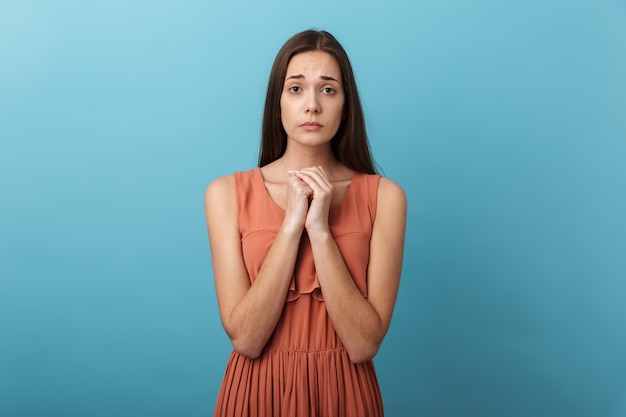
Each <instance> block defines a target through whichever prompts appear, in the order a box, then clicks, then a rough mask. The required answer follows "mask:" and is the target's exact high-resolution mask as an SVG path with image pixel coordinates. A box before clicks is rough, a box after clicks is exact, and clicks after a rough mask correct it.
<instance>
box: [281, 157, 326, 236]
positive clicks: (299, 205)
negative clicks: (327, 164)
mask: <svg viewBox="0 0 626 417" xmlns="http://www.w3.org/2000/svg"><path fill="white" fill-rule="evenodd" d="M288 176H289V177H288V180H287V203H286V208H285V221H287V222H289V223H290V224H291V225H292V226H294V227H299V228H300V229H302V228H306V230H307V233H308V234H309V236H311V235H312V234H315V233H319V232H322V233H323V232H327V231H328V230H329V227H328V212H329V210H330V204H331V201H332V198H333V185H332V184H331V182H330V180H329V179H328V176H327V175H326V172H325V171H324V169H323V168H322V167H311V168H303V169H300V170H293V171H288Z"/></svg>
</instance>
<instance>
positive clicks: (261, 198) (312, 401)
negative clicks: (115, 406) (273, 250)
mask: <svg viewBox="0 0 626 417" xmlns="http://www.w3.org/2000/svg"><path fill="white" fill-rule="evenodd" d="M379 181H380V176H379V175H368V174H362V173H356V174H354V176H353V178H352V182H351V183H350V186H349V188H348V192H347V194H346V196H345V198H344V200H342V201H341V202H340V203H339V204H338V205H337V206H334V207H332V208H331V209H330V213H329V223H330V230H331V233H332V234H333V236H334V238H335V241H336V242H337V246H338V247H339V250H340V251H341V254H342V256H343V258H344V261H345V263H346V266H347V267H348V270H349V271H350V274H351V275H352V277H353V279H354V281H355V283H356V285H357V286H358V288H359V290H360V291H361V293H362V294H363V295H364V296H366V297H367V281H366V277H367V265H368V260H369V243H370V238H371V235H372V225H373V222H374V218H375V216H376V198H377V193H378V183H379ZM235 184H236V189H237V207H238V210H239V213H238V217H239V230H240V232H241V246H242V250H243V257H244V262H245V265H246V269H247V270H248V275H249V276H250V281H251V282H254V280H255V278H256V276H257V274H258V272H259V270H260V269H261V265H262V264H263V260H264V259H265V256H266V255H267V253H268V251H269V249H270V247H271V245H272V242H273V241H274V238H275V236H276V234H277V232H278V229H279V228H280V225H281V223H282V221H283V218H284V214H285V213H284V211H283V209H282V208H281V207H279V206H278V205H277V204H276V203H275V202H274V201H273V200H272V199H271V198H270V196H269V194H268V193H267V190H266V188H265V183H264V181H263V176H262V175H261V170H260V169H259V168H255V169H253V170H250V171H246V172H237V173H235ZM214 415H215V416H224V417H226V416H228V417H232V416H237V417H257V416H258V417H265V416H267V417H278V416H280V417H309V416H310V417H317V416H319V417H322V416H323V417H330V416H332V417H368V416H372V417H377V416H382V415H383V405H382V398H381V394H380V389H379V386H378V381H377V378H376V372H375V370H374V364H373V362H372V361H371V360H370V361H367V362H364V363H359V364H355V363H353V362H351V361H350V359H349V357H348V354H347V353H346V350H345V348H344V347H343V345H342V344H341V341H340V340H339V338H338V337H337V334H336V333H335V330H334V328H333V324H332V322H331V320H330V317H329V316H328V313H327V312H326V307H325V305H324V298H323V296H322V291H321V289H320V284H319V282H318V279H317V275H316V272H315V265H314V263H313V254H312V251H311V246H310V243H309V242H308V240H307V239H306V236H305V237H303V238H302V240H301V243H300V249H299V252H298V258H297V261H296V266H295V268H294V276H293V278H292V280H291V285H290V288H289V292H288V295H287V299H286V300H285V306H284V308H283V312H282V315H281V317H280V319H279V321H278V324H277V326H276V329H275V330H274V333H273V334H272V336H271V337H270V340H269V341H268V343H267V345H266V346H265V348H264V349H263V352H262V353H261V355H260V356H259V357H258V358H256V359H250V358H247V357H245V356H242V355H240V354H239V353H237V352H236V351H233V352H232V353H231V355H230V358H229V360H228V365H227V367H226V373H225V375H224V380H223V381H222V386H221V389H220V391H219V394H218V398H217V404H216V407H215V413H214Z"/></svg>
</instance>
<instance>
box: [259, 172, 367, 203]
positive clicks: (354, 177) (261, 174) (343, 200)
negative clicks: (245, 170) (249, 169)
mask: <svg viewBox="0 0 626 417" xmlns="http://www.w3.org/2000/svg"><path fill="white" fill-rule="evenodd" d="M254 171H256V173H257V176H258V178H259V181H260V182H261V185H262V186H263V190H264V191H265V195H266V197H267V199H268V200H269V201H271V202H272V205H273V206H274V207H276V208H277V209H279V210H280V211H282V212H283V213H284V212H285V209H284V208H282V207H281V206H279V205H278V203H277V202H276V201H274V199H273V198H272V196H271V195H270V193H269V191H267V187H266V186H265V178H263V173H262V172H261V168H260V167H256V168H255V169H254ZM359 174H360V172H358V171H354V174H353V175H352V178H350V184H349V185H348V191H346V194H345V195H344V196H343V198H342V199H341V201H340V202H339V203H337V204H335V205H334V206H332V207H331V208H330V211H333V210H335V209H337V208H338V207H341V206H342V205H343V204H344V202H345V201H346V200H347V199H348V197H349V196H350V194H351V193H352V189H353V188H354V187H353V186H352V185H353V184H354V180H355V179H356V178H357V176H358V175H359Z"/></svg>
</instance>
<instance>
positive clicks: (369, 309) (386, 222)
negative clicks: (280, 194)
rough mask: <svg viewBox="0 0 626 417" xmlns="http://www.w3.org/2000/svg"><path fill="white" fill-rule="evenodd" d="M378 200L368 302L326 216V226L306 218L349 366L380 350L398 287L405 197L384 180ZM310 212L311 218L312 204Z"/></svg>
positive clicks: (321, 284) (322, 187)
mask: <svg viewBox="0 0 626 417" xmlns="http://www.w3.org/2000/svg"><path fill="white" fill-rule="evenodd" d="M315 181H316V183H310V182H307V183H310V185H311V188H313V193H314V197H313V201H314V202H315V193H316V192H318V194H322V193H324V190H323V189H324V187H325V186H324V185H323V184H322V185H320V184H319V183H320V182H323V181H322V180H320V179H319V178H318V179H316V180H315ZM314 187H319V188H318V189H316V188H314ZM331 192H332V186H331ZM377 200H378V202H377V204H378V206H377V214H376V219H375V222H374V227H373V231H372V239H371V242H370V259H369V265H368V272H367V286H368V297H367V298H365V297H363V295H362V294H361V292H360V291H359V289H358V288H357V286H356V284H355V283H354V280H353V279H352V277H351V275H350V273H349V271H348V269H347V267H346V265H345V262H344V260H343V258H342V256H341V253H340V251H339V248H338V247H337V244H336V243H335V240H334V239H333V237H332V235H331V233H330V230H329V228H328V222H327V218H326V220H325V222H324V219H314V218H312V219H309V218H307V232H308V234H309V238H310V240H311V247H312V249H313V257H314V260H315V268H316V271H317V274H318V278H319V281H320V286H321V288H322V292H323V294H324V301H325V303H326V309H327V311H328V314H329V316H330V318H331V320H332V322H333V326H334V327H335V331H336V332H337V335H338V336H339V339H340V340H341V342H342V343H343V345H344V346H345V348H346V351H347V352H348V355H349V356H350V359H351V360H352V361H353V362H363V361H366V360H369V359H371V358H373V357H374V355H375V354H376V352H377V351H378V348H379V347H380V344H381V342H382V340H383V338H384V336H385V334H386V333H387V330H388V328H389V323H390V322H391V316H392V313H393V308H394V305H395V301H396V296H397V293H398V286H399V283H400V273H401V269H402V256H403V252H404V235H405V227H406V197H405V195H404V191H403V190H402V188H400V186H398V185H397V184H395V183H394V182H392V181H390V180H388V179H385V178H382V179H381V182H380V185H379V191H378V198H377ZM325 210H327V209H326V208H322V209H320V211H319V213H320V214H319V215H320V217H322V214H321V213H324V212H326V213H327V211H325ZM310 213H311V214H313V203H312V204H311V209H310ZM313 216H315V215H313ZM309 220H311V223H309Z"/></svg>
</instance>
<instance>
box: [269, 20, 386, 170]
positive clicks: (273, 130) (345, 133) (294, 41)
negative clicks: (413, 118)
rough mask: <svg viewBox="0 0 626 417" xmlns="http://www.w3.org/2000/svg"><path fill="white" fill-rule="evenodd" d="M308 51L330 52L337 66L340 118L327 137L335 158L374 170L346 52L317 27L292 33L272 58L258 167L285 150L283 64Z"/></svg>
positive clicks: (353, 165)
mask: <svg viewBox="0 0 626 417" xmlns="http://www.w3.org/2000/svg"><path fill="white" fill-rule="evenodd" d="M310 51H322V52H326V53H328V54H330V55H331V56H332V57H333V58H335V60H336V61H337V63H338V64H339V68H340V70H341V78H342V80H341V81H342V85H343V90H344V95H345V103H344V109H343V110H344V118H343V120H342V122H341V125H340V126H339V129H338V130H337V133H336V134H335V136H334V137H333V138H332V140H331V148H332V151H333V154H334V155H335V158H337V160H338V161H339V162H341V163H342V164H344V165H345V166H347V167H348V168H350V169H353V170H355V171H358V172H364V173H368V174H374V173H376V169H375V167H374V161H373V158H372V155H371V152H370V147H369V143H368V139H367V132H366V130H365V118H364V116H363V108H362V107H361V100H360V99H359V93H358V91H357V87H356V82H355V80H354V73H353V72H352V65H351V64H350V60H349V59H348V55H347V54H346V51H345V50H344V49H343V47H342V46H341V44H340V43H339V42H338V41H337V39H335V37H334V36H333V35H331V34H330V33H328V32H326V31H317V30H306V31H304V32H300V33H298V34H296V35H294V36H292V37H291V38H290V39H289V40H288V41H287V42H286V43H285V44H284V45H283V46H282V48H281V49H280V50H279V51H278V54H277V55H276V58H275V59H274V64H273V65H272V71H271V73H270V78H269V82H268V85H267V95H266V97H265V109H264V111H263V128H262V133H261V149H260V152H259V167H262V166H264V165H267V164H269V163H271V162H273V161H275V160H277V159H278V158H280V157H281V156H283V154H284V153H285V149H286V148H287V132H285V129H284V128H283V124H282V122H281V120H280V114H281V111H280V96H281V94H282V90H283V87H284V84H285V77H286V73H287V66H288V65H289V62H290V61H291V58H293V57H294V56H295V55H297V54H300V53H303V52H310Z"/></svg>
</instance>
